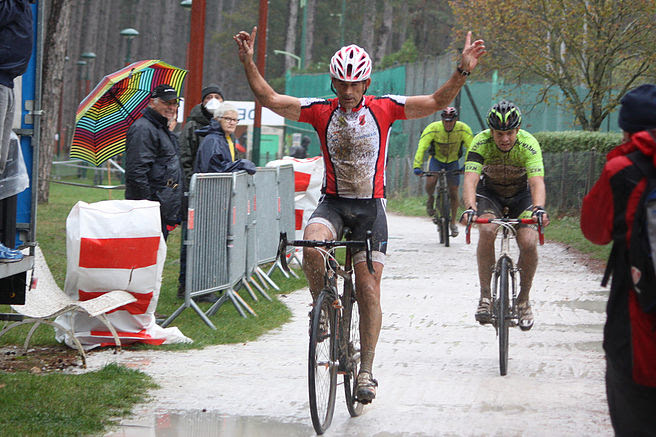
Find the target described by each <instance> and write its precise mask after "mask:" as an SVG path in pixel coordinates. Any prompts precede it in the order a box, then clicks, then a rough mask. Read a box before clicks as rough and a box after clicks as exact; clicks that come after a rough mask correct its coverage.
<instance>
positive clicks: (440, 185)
mask: <svg viewBox="0 0 656 437" xmlns="http://www.w3.org/2000/svg"><path fill="white" fill-rule="evenodd" d="M462 172H463V170H461V169H459V170H438V171H425V172H422V174H421V176H422V177H430V176H433V177H437V184H436V185H435V214H433V223H435V224H436V225H437V234H438V235H439V238H440V244H444V246H446V247H449V237H450V234H449V232H450V231H449V224H450V223H451V200H450V199H449V187H448V184H447V176H448V175H451V174H462Z"/></svg>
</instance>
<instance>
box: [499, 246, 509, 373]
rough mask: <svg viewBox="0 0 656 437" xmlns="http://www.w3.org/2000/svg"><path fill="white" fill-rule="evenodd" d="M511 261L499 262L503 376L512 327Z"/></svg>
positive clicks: (501, 367) (500, 352)
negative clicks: (510, 327) (510, 301)
mask: <svg viewBox="0 0 656 437" xmlns="http://www.w3.org/2000/svg"><path fill="white" fill-rule="evenodd" d="M509 277H510V260H509V259H508V258H507V257H503V258H501V259H500V260H499V271H498V281H499V282H498V288H497V290H498V299H497V329H498V334H499V372H500V373H501V376H504V375H506V373H507V372H508V333H509V330H508V327H509V325H510V307H509V305H508V303H509Z"/></svg>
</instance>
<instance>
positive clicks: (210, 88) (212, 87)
mask: <svg viewBox="0 0 656 437" xmlns="http://www.w3.org/2000/svg"><path fill="white" fill-rule="evenodd" d="M212 93H215V94H218V95H220V96H221V98H222V99H224V97H223V91H221V87H220V86H218V85H217V84H215V83H211V84H209V85H207V86H206V87H205V88H203V90H202V91H201V93H200V94H201V97H200V100H201V102H202V101H203V100H205V97H207V95H208V94H212Z"/></svg>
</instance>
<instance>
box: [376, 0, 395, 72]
mask: <svg viewBox="0 0 656 437" xmlns="http://www.w3.org/2000/svg"><path fill="white" fill-rule="evenodd" d="M393 18H394V7H393V6H392V0H385V6H384V8H383V25H382V26H381V28H380V31H379V33H378V47H377V50H376V52H375V58H374V64H376V63H378V62H380V61H381V60H382V59H383V57H385V55H386V54H388V53H389V43H390V35H391V33H392V19H393Z"/></svg>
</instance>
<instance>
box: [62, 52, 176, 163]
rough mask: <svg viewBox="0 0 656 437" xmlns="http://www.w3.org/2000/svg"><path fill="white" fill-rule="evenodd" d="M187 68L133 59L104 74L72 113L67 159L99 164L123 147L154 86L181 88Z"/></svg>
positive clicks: (120, 150)
mask: <svg viewBox="0 0 656 437" xmlns="http://www.w3.org/2000/svg"><path fill="white" fill-rule="evenodd" d="M186 74H187V70H183V69H181V68H178V67H174V66H172V65H169V64H167V63H165V62H162V61H159V60H156V59H155V60H147V61H137V62H134V63H132V64H130V65H128V66H127V67H125V68H122V69H120V70H118V71H117V72H115V73H112V74H109V75H107V76H105V77H104V78H103V79H102V80H101V81H100V83H99V84H98V85H96V87H95V88H94V89H93V91H91V93H90V94H89V95H88V96H86V97H85V98H84V100H82V102H81V103H80V106H78V108H77V113H76V115H75V133H74V134H73V144H72V145H71V152H70V157H71V158H78V159H82V160H84V161H87V162H88V163H90V164H93V165H95V166H100V165H101V164H102V163H103V162H105V161H107V160H108V159H109V158H111V157H112V156H115V155H117V154H119V153H121V152H123V151H124V150H125V134H126V133H127V131H128V128H129V127H130V125H131V124H132V123H133V122H134V121H135V120H136V119H138V118H139V117H141V115H142V114H141V111H142V110H143V109H144V108H145V107H146V106H147V105H148V98H149V96H150V92H151V90H152V89H154V88H155V87H156V86H157V85H161V84H169V85H171V86H172V87H173V88H175V89H176V90H177V91H178V95H180V92H181V91H182V82H183V81H184V78H185V75H186Z"/></svg>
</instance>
